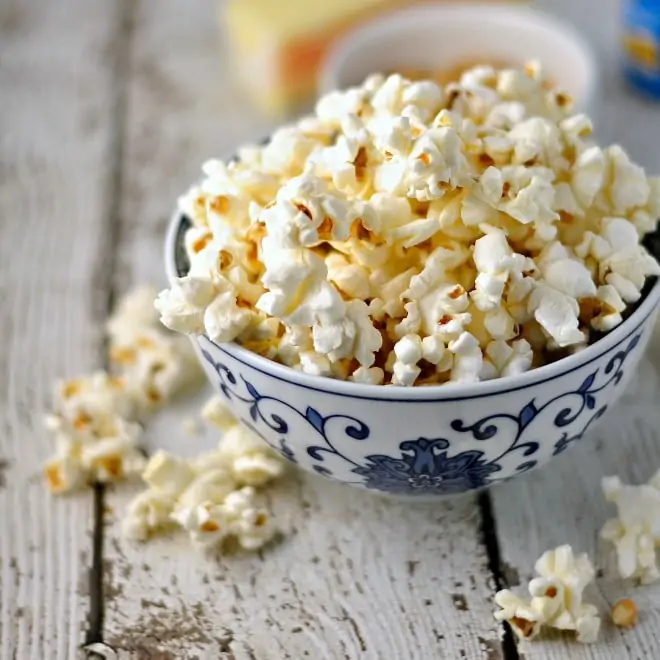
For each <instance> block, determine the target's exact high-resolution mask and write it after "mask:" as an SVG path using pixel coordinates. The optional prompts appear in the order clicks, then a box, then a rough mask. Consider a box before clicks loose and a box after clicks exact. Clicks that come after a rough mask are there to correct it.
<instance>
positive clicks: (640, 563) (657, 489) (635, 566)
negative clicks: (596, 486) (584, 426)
mask: <svg viewBox="0 0 660 660" xmlns="http://www.w3.org/2000/svg"><path fill="white" fill-rule="evenodd" d="M602 485H603V492H604V494H605V499H607V500H608V501H609V502H613V503H614V504H615V505H616V507H617V510H618V517H616V518H612V519H610V520H608V521H607V522H606V523H605V525H604V526H603V528H602V530H601V533H600V534H601V537H602V538H604V539H606V540H607V541H611V542H612V543H613V544H614V547H615V549H616V554H617V568H618V571H619V574H620V575H621V577H622V578H634V579H636V580H639V581H640V582H641V583H642V584H649V583H651V582H655V581H656V580H657V579H658V578H660V571H659V570H658V564H657V561H656V552H655V548H656V545H660V471H658V472H656V474H655V475H654V476H653V477H652V478H651V479H650V480H649V482H648V483H646V484H640V485H639V486H631V485H627V484H624V483H622V482H621V479H619V477H605V478H604V479H603V482H602Z"/></svg>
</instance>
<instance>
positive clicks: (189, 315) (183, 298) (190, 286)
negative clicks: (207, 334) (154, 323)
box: [155, 276, 216, 335]
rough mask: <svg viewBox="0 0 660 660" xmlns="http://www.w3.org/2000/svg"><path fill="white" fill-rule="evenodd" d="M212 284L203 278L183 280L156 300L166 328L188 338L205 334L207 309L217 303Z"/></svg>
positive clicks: (177, 281)
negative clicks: (188, 335) (186, 335)
mask: <svg viewBox="0 0 660 660" xmlns="http://www.w3.org/2000/svg"><path fill="white" fill-rule="evenodd" d="M215 295H216V291H215V286H214V284H213V282H212V281H211V280H210V279H207V278H201V277H190V276H188V277H180V278H178V279H177V280H176V282H175V284H174V285H173V286H172V287H171V288H170V289H165V290H164V291H161V292H160V293H159V294H158V297H157V298H156V302H155V305H156V309H157V310H158V311H159V312H160V315H161V316H160V320H161V322H162V323H163V325H165V326H167V327H168V328H170V329H171V330H176V331H177V332H183V333H185V334H197V335H199V334H202V333H203V332H204V315H205V313H206V308H207V307H208V306H209V305H210V304H211V303H212V302H213V300H214V299H215Z"/></svg>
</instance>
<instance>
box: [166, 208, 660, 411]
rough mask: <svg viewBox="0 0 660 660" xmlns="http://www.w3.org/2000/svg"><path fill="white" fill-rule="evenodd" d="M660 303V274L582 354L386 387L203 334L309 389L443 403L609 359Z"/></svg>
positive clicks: (174, 234) (173, 236)
mask: <svg viewBox="0 0 660 660" xmlns="http://www.w3.org/2000/svg"><path fill="white" fill-rule="evenodd" d="M184 218H185V216H184V214H183V213H181V212H180V211H178V210H177V211H175V212H174V214H173V215H172V217H171V219H170V222H169V226H168V228H167V233H166V236H165V246H164V247H165V255H164V257H165V271H166V273H167V278H168V281H169V284H170V285H172V283H173V282H174V281H175V280H177V279H178V277H179V275H178V273H177V269H176V262H175V253H176V244H177V239H178V236H179V233H180V228H181V224H182V222H183V220H184ZM658 303H660V277H658V278H657V279H656V282H655V284H654V285H653V287H652V288H651V289H650V290H649V292H648V293H647V295H646V298H644V300H643V301H642V303H641V304H640V305H639V307H638V308H637V309H636V310H635V311H634V312H633V313H632V314H631V315H630V316H629V317H628V318H627V319H625V320H624V321H623V323H621V324H619V325H618V326H617V327H616V328H614V330H612V331H611V332H609V333H608V334H607V335H605V336H604V337H603V338H602V339H599V340H598V341H596V342H594V343H593V344H591V345H589V346H587V347H586V348H584V349H583V350H581V351H579V352H578V353H574V354H572V355H568V356H566V357H564V358H561V359H559V360H557V361H556V362H552V363H550V364H546V365H543V366H541V367H536V368H535V369H530V370H529V371H526V372H525V373H523V374H520V375H516V376H505V377H501V378H494V379H492V380H485V381H479V382H477V383H444V384H442V385H429V386H424V387H396V386H386V385H368V384H364V383H355V382H353V381H348V380H338V379H334V378H327V377H322V376H312V375H310V374H306V373H303V372H302V371H296V370H295V369H292V368H291V367H287V366H286V365H283V364H279V363H278V362H274V361H273V360H269V359H268V358H265V357H263V356H261V355H258V354H257V353H253V352H252V351H249V350H248V349H246V348H243V347H242V346H240V345H239V344H237V343H235V342H229V343H224V344H217V343H216V342H214V341H212V340H211V339H209V337H208V336H207V335H198V337H203V338H204V339H205V341H207V342H208V343H209V344H211V345H212V346H214V347H215V348H217V349H218V350H220V351H221V352H222V353H225V354H226V355H228V356H229V357H231V358H233V359H234V360H236V361H238V362H240V363H241V364H243V365H245V366H247V367H250V368H251V369H254V370H255V371H258V372H260V373H262V374H264V375H266V376H269V377H271V378H275V379H276V380H279V381H282V382H286V383H290V384H292V385H296V386H299V387H302V388H304V389H308V390H312V391H317V392H323V393H328V394H333V395H337V396H345V397H349V398H354V399H369V400H375V399H378V400H382V401H415V402H420V403H422V402H424V401H428V402H439V401H460V400H465V399H478V398H482V397H485V396H492V395H498V394H506V393H508V392H515V391H518V390H523V389H526V388H528V387H531V386H535V385H540V384H542V383H545V382H548V381H551V380H555V379H556V378H558V377H560V376H563V375H566V374H568V373H571V372H573V371H576V370H578V369H580V368H582V367H584V366H586V365H587V364H590V363H591V362H595V361H596V360H598V359H599V358H601V357H603V356H604V355H606V354H607V353H609V352H610V351H612V349H613V348H616V347H617V346H619V345H620V344H623V343H624V342H625V341H626V340H627V339H628V338H629V337H631V336H632V335H633V334H634V333H635V332H637V331H638V330H639V328H640V327H641V326H642V325H643V324H644V323H645V322H646V321H647V319H648V318H649V317H650V316H651V315H652V314H653V313H654V311H655V310H656V307H657V306H658Z"/></svg>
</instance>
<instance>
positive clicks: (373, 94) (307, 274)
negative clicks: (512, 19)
mask: <svg viewBox="0 0 660 660" xmlns="http://www.w3.org/2000/svg"><path fill="white" fill-rule="evenodd" d="M590 134H591V122H590V120H589V119H588V118H587V117H586V116H585V115H582V114H571V100H570V99H569V98H568V97H567V96H566V95H565V94H563V93H561V92H557V91H552V90H548V88H547V84H546V81H545V80H544V78H543V75H542V72H541V70H540V67H539V66H538V65H536V64H530V65H528V66H527V67H525V69H524V70H515V69H504V70H495V69H493V68H491V67H485V66H481V67H477V68H474V69H472V70H469V71H467V72H465V73H464V74H463V76H462V77H461V79H460V81H459V83H452V84H449V85H446V86H444V87H441V86H438V85H436V84H435V83H433V82H430V81H421V82H411V81H409V80H406V79H404V78H402V77H401V76H399V75H392V76H389V77H388V78H384V77H382V76H372V77H370V78H369V79H368V80H367V81H366V82H365V83H364V84H363V85H362V86H361V87H356V88H352V89H349V90H346V91H341V92H339V91H338V92H333V93H331V94H329V95H327V96H325V97H324V98H322V99H321V100H320V101H319V102H318V104H317V106H316V112H315V114H314V115H312V116H308V117H305V118H303V119H301V120H300V121H299V122H298V123H296V124H295V125H291V126H286V127H284V128H281V129H279V130H278V131H276V132H275V133H274V134H273V135H272V136H271V139H270V142H269V143H268V144H266V145H265V146H251V147H246V148H244V149H242V150H240V151H239V154H238V158H237V160H235V161H232V162H229V163H223V162H220V161H217V160H212V161H209V162H207V163H206V164H204V166H203V172H204V179H203V180H202V181H201V183H200V184H199V185H197V186H195V187H193V188H192V189H191V190H190V191H189V192H188V193H187V194H186V195H185V196H183V197H182V198H181V199H180V200H179V208H180V210H181V211H182V212H183V213H184V214H185V215H186V216H187V217H188V218H189V219H190V221H191V222H192V226H191V228H190V229H189V230H188V231H187V233H186V237H185V245H186V249H187V253H188V256H189V259H190V270H189V272H188V274H187V275H186V276H185V277H182V278H179V279H178V280H177V281H175V282H174V284H173V285H172V286H171V288H169V289H166V290H164V291H162V292H161V293H160V294H159V296H158V298H157V300H156V307H157V308H158V311H159V312H160V315H161V320H162V322H163V323H164V324H165V325H166V326H168V327H170V328H172V329H173V330H176V331H179V332H182V333H186V334H191V335H197V334H206V335H208V336H209V337H210V338H211V339H212V340H213V341H216V342H230V341H237V342H239V343H240V344H241V345H243V346H244V347H246V348H247V349H249V350H252V351H254V352H256V353H258V354H260V355H262V356H265V357H267V358H269V359H272V360H276V361H278V362H280V363H282V364H285V365H288V366H290V367H292V368H294V369H297V370H300V371H303V372H305V373H308V374H312V375H317V376H326V377H332V378H340V379H345V380H352V381H355V382H359V383H368V384H386V385H390V384H391V385H400V386H412V385H433V384H440V383H446V382H449V381H460V382H473V381H478V380H485V379H492V378H497V377H500V376H508V375H514V374H520V373H523V372H525V371H527V370H529V369H531V368H532V367H534V366H538V365H540V364H543V363H544V362H546V361H549V360H552V359H556V357H557V356H559V355H561V354H562V353H561V352H560V351H559V350H558V349H562V350H564V351H565V350H577V349H579V348H580V347H582V346H584V345H585V344H586V343H587V342H589V341H590V340H593V339H594V338H595V337H596V336H597V335H596V334H595V333H601V332H608V331H609V330H611V329H612V328H614V327H616V326H617V325H618V324H619V323H621V321H622V320H623V316H624V314H625V313H626V310H627V308H628V306H629V305H630V304H632V303H634V302H636V301H637V300H639V298H640V296H641V291H642V288H643V287H644V284H645V281H646V279H647V278H648V277H649V276H655V275H658V274H660V266H659V265H658V263H657V262H656V261H655V259H654V258H653V257H652V256H650V255H649V254H648V253H647V251H646V250H645V249H644V247H642V246H641V244H640V241H641V238H642V237H643V236H644V235H645V234H646V233H648V232H650V231H652V230H653V229H654V227H655V224H656V219H657V218H658V217H660V178H647V176H646V175H645V173H644V171H643V170H642V168H641V167H639V166H638V165H636V164H634V163H633V162H631V161H630V159H629V158H628V156H627V155H626V153H625V152H624V151H623V150H622V149H621V147H619V146H617V145H614V146H610V147H607V148H604V149H601V148H600V147H597V146H594V145H593V144H591V143H590V142H589V141H588V138H589V135H590Z"/></svg>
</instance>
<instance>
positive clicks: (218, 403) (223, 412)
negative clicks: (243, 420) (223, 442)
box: [202, 395, 238, 431]
mask: <svg viewBox="0 0 660 660" xmlns="http://www.w3.org/2000/svg"><path fill="white" fill-rule="evenodd" d="M202 417H203V418H204V419H205V420H206V421H207V422H208V423H209V424H212V425H213V426H215V427H216V428H218V429H220V430H221V431H227V430H229V429H230V428H231V427H232V426H234V425H235V424H237V423H238V420H237V419H236V417H235V416H234V414H233V413H232V412H231V411H230V410H229V408H227V405H226V404H225V402H224V400H223V399H222V398H221V397H220V396H218V395H215V396H212V397H211V398H210V399H209V400H208V401H207V402H206V403H205V404H204V406H203V407H202Z"/></svg>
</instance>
